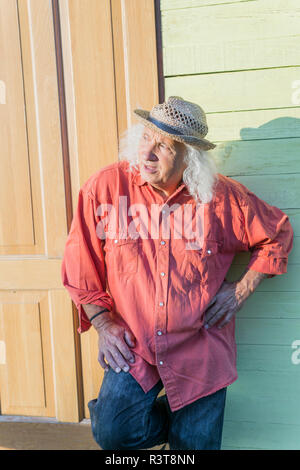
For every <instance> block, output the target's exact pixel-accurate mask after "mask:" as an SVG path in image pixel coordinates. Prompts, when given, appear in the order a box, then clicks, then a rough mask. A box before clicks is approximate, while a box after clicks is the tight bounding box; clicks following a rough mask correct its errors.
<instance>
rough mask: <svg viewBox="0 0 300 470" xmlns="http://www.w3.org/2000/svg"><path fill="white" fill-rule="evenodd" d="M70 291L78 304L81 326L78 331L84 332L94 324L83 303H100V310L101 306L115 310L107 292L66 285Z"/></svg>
mask: <svg viewBox="0 0 300 470" xmlns="http://www.w3.org/2000/svg"><path fill="white" fill-rule="evenodd" d="M65 287H66V288H67V290H68V291H69V293H70V295H71V298H72V300H73V302H74V304H75V305H76V308H77V310H78V316H79V328H78V329H77V331H78V333H83V332H84V331H87V330H89V329H90V327H91V326H92V324H91V322H90V320H89V318H88V316H87V314H86V313H85V310H84V308H83V306H82V305H88V304H93V305H98V306H99V310H100V309H101V308H106V309H107V310H108V311H109V312H111V311H113V310H114V302H113V299H112V298H111V296H110V295H109V294H108V293H107V292H101V291H99V290H97V291H87V290H82V289H76V288H74V287H71V286H68V285H66V286H65Z"/></svg>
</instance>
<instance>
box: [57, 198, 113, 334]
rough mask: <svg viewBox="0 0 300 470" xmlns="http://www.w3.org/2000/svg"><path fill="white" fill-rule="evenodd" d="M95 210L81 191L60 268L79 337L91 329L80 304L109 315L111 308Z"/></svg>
mask: <svg viewBox="0 0 300 470" xmlns="http://www.w3.org/2000/svg"><path fill="white" fill-rule="evenodd" d="M96 209H97V208H96V201H95V199H94V197H93V195H92V194H91V193H90V192H88V191H84V190H83V189H81V190H80V192H79V197H78V205H77V211H76V213H75V215H74V218H73V220H72V224H71V228H70V232H69V235H68V238H67V241H66V244H65V250H64V255H63V260H62V266H61V276H62V282H63V285H64V286H65V288H66V289H67V290H68V292H69V294H70V296H71V299H72V300H73V302H74V304H75V305H76V307H77V309H78V314H79V325H80V326H79V329H78V331H79V333H82V332H84V331H86V330H88V329H89V328H90V326H91V323H90V321H89V319H88V317H87V315H86V313H85V311H84V309H83V308H82V304H94V305H99V307H104V308H107V309H108V310H109V311H112V310H113V308H114V302H113V299H112V298H111V296H110V295H109V294H108V293H107V292H106V268H105V259H104V252H103V245H102V244H103V241H102V240H101V239H100V238H98V236H97V231H96V228H97V220H96V216H95V214H96Z"/></svg>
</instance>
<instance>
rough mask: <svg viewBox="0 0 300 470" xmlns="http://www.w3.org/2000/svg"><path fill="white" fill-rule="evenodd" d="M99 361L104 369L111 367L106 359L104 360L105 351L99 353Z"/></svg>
mask: <svg viewBox="0 0 300 470" xmlns="http://www.w3.org/2000/svg"><path fill="white" fill-rule="evenodd" d="M98 361H99V364H100V366H101V367H102V368H103V369H105V370H108V369H109V366H108V365H107V364H106V362H105V360H104V354H103V353H99V356H98Z"/></svg>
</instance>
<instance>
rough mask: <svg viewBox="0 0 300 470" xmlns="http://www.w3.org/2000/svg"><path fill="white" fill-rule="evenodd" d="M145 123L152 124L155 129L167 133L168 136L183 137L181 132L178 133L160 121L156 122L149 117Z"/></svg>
mask: <svg viewBox="0 0 300 470" xmlns="http://www.w3.org/2000/svg"><path fill="white" fill-rule="evenodd" d="M147 121H150V122H152V124H154V125H155V126H156V127H158V128H159V129H161V130H162V131H165V132H168V133H169V134H174V135H185V134H184V133H183V132H180V131H178V130H177V129H174V128H173V127H171V126H168V125H167V124H164V123H163V122H161V121H157V119H154V118H153V117H151V116H149V117H148V118H147Z"/></svg>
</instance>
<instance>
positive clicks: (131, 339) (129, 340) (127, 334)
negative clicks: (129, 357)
mask: <svg viewBox="0 0 300 470" xmlns="http://www.w3.org/2000/svg"><path fill="white" fill-rule="evenodd" d="M124 339H125V341H126V343H127V344H128V346H130V347H131V348H134V346H135V337H134V336H133V334H132V333H131V332H130V331H128V330H125V333H124Z"/></svg>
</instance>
